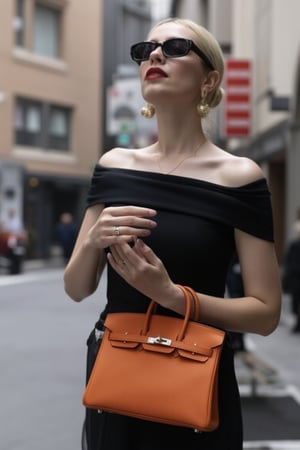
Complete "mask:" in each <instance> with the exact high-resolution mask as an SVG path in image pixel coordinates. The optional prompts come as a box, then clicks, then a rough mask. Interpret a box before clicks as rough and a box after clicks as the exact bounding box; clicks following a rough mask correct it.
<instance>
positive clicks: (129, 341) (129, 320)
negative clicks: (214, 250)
mask: <svg viewBox="0 0 300 450" xmlns="http://www.w3.org/2000/svg"><path fill="white" fill-rule="evenodd" d="M144 320H145V314H139V313H112V314H108V316H107V318H106V321H105V328H106V330H107V331H108V339H109V341H110V342H111V344H112V345H113V346H118V347H124V348H136V347H138V346H139V345H143V347H144V349H145V350H154V349H155V348H156V349H157V350H156V351H160V352H162V353H172V351H173V350H174V349H176V350H180V351H181V355H182V356H184V355H187V354H188V353H190V354H193V355H198V356H200V355H202V356H205V357H210V356H211V355H212V350H213V349H214V348H216V347H220V346H222V344H223V341H224V336H225V332H224V331H222V330H219V329H217V328H213V327H210V326H207V325H203V324H201V323H197V322H192V321H191V322H189V324H188V328H187V331H186V335H185V336H184V339H183V340H182V341H178V340H177V336H178V333H179V330H180V329H181V325H182V319H180V318H174V317H169V316H159V315H154V316H153V317H152V319H151V323H150V329H149V330H148V332H147V334H146V335H145V336H143V335H142V329H143V325H144ZM200 359H201V358H200Z"/></svg>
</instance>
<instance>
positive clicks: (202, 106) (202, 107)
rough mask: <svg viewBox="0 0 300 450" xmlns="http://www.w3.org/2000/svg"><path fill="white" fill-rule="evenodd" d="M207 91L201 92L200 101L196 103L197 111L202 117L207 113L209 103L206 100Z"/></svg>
mask: <svg viewBox="0 0 300 450" xmlns="http://www.w3.org/2000/svg"><path fill="white" fill-rule="evenodd" d="M206 96H207V93H206V92H203V94H202V98H201V100H200V103H199V104H198V105H197V113H198V114H199V116H200V117H201V119H203V118H204V117H206V116H207V114H208V113H209V104H208V103H207V101H206Z"/></svg>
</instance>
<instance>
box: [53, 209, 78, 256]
mask: <svg viewBox="0 0 300 450" xmlns="http://www.w3.org/2000/svg"><path fill="white" fill-rule="evenodd" d="M77 233H78V229H77V226H76V225H75V223H74V221H73V216H72V214H71V213H69V212H64V213H62V214H61V215H60V218H59V222H58V224H57V225H56V229H55V235H56V240H57V242H58V243H59V245H60V246H61V249H62V254H63V257H64V260H65V263H67V262H68V261H69V258H70V256H71V254H72V251H73V248H74V245H75V241H76V238H77Z"/></svg>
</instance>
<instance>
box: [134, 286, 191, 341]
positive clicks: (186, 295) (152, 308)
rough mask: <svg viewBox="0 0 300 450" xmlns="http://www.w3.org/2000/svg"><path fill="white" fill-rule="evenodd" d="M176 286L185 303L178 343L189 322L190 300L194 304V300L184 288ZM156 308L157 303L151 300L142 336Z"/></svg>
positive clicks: (146, 330) (148, 326) (145, 332)
mask: <svg viewBox="0 0 300 450" xmlns="http://www.w3.org/2000/svg"><path fill="white" fill-rule="evenodd" d="M176 286H177V287H179V288H180V289H181V290H182V292H183V294H184V299H185V303H186V310H185V316H184V320H183V324H182V327H181V330H180V332H179V335H178V341H182V340H183V338H184V335H185V332H186V329H187V326H188V323H189V320H190V315H191V309H192V299H193V301H194V302H195V300H194V297H193V296H192V298H191V297H190V295H189V291H188V289H187V288H186V287H185V286H181V285H180V284H177V285H176ZM198 303H199V302H198ZM156 307H157V303H156V302H155V301H154V300H152V301H151V303H150V305H149V307H148V309H147V313H146V318H145V322H144V326H143V330H142V336H145V335H146V334H147V332H148V330H149V328H150V321H151V317H152V315H153V313H154V311H155V310H156Z"/></svg>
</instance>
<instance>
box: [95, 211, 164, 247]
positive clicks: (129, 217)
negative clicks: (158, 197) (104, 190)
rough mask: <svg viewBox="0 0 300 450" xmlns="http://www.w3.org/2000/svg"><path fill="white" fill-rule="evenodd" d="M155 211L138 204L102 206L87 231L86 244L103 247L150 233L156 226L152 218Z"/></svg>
mask: <svg viewBox="0 0 300 450" xmlns="http://www.w3.org/2000/svg"><path fill="white" fill-rule="evenodd" d="M155 215H156V211H155V210H153V209H150V208H143V207H139V206H111V207H107V208H104V209H103V210H102V212H101V213H100V215H99V217H98V219H97V220H96V222H95V224H94V225H93V226H92V227H91V228H90V229H89V231H88V233H87V242H88V245H89V246H91V247H93V248H99V249H104V248H107V247H110V246H111V245H114V244H119V243H122V242H130V241H132V240H133V239H134V238H143V237H146V236H149V235H150V234H151V230H152V229H153V228H155V227H156V222H155V221H154V220H152V218H153V217H155Z"/></svg>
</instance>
